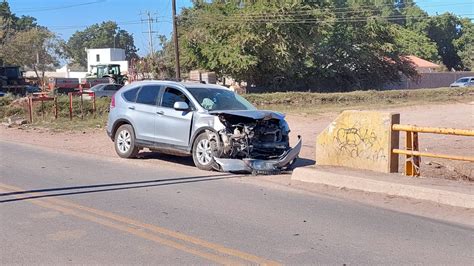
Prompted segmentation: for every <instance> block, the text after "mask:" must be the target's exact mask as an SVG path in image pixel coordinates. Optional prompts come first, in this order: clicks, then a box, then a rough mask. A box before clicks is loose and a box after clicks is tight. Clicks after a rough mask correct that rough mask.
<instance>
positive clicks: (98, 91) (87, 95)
mask: <svg viewBox="0 0 474 266" xmlns="http://www.w3.org/2000/svg"><path fill="white" fill-rule="evenodd" d="M120 88H122V85H120V84H110V83H101V84H97V85H95V86H93V87H92V88H90V89H87V90H84V91H83V98H84V100H90V99H92V97H93V96H94V94H95V97H96V98H103V97H109V98H110V97H112V95H114V93H116V92H117V91H118V90H119V89H120Z"/></svg>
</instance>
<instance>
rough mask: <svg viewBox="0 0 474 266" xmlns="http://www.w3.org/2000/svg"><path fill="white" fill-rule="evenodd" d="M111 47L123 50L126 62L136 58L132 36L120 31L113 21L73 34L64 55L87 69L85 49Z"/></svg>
mask: <svg viewBox="0 0 474 266" xmlns="http://www.w3.org/2000/svg"><path fill="white" fill-rule="evenodd" d="M112 47H115V48H122V49H125V56H126V59H127V60H131V59H132V58H138V56H137V54H136V53H137V51H138V49H137V48H136V47H135V44H134V40H133V36H132V35H131V34H130V33H128V32H127V31H125V30H123V29H120V28H119V27H118V26H117V23H115V22H113V21H107V22H102V23H101V24H94V25H92V26H90V27H87V28H86V29H85V30H83V31H77V32H76V33H74V34H73V35H72V36H71V38H69V40H68V41H67V44H66V53H67V55H68V56H69V57H70V58H71V59H72V60H73V61H74V63H77V64H79V65H81V66H83V67H87V53H86V51H85V49H93V48H112Z"/></svg>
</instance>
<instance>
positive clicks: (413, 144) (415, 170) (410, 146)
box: [392, 124, 474, 176]
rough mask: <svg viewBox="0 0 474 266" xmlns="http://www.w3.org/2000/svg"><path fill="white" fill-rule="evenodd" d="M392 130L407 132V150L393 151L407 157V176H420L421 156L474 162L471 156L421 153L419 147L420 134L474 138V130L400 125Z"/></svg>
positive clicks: (396, 125)
mask: <svg viewBox="0 0 474 266" xmlns="http://www.w3.org/2000/svg"><path fill="white" fill-rule="evenodd" d="M392 130H394V131H405V132H406V139H405V150H401V149H393V150H392V152H393V153H395V154H402V155H405V156H406V159H405V174H406V175H407V176H420V161H421V159H420V157H421V156H425V157H433V158H441V159H450V160H460V161H468V162H474V157H471V156H462V155H447V154H434V153H428V152H420V151H419V145H418V133H431V134H445V135H456V136H469V137H474V130H471V129H455V128H436V127H418V126H413V125H400V124H394V125H393V126H392Z"/></svg>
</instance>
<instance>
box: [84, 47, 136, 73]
mask: <svg viewBox="0 0 474 266" xmlns="http://www.w3.org/2000/svg"><path fill="white" fill-rule="evenodd" d="M86 52H87V72H90V71H91V69H92V66H94V65H103V64H119V65H120V71H121V72H122V74H126V73H127V72H128V61H127V60H126V59H125V50H124V49H122V48H101V49H86Z"/></svg>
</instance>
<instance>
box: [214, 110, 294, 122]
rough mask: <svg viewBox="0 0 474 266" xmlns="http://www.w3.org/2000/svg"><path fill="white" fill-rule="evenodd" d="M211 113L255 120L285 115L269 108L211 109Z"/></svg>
mask: <svg viewBox="0 0 474 266" xmlns="http://www.w3.org/2000/svg"><path fill="white" fill-rule="evenodd" d="M209 114H211V115H220V114H224V115H235V116H242V117H247V118H251V119H255V120H261V119H264V120H269V119H278V120H283V119H284V118H285V115H284V114H282V113H279V112H274V111H267V110H228V111H225V110H223V111H210V112H209Z"/></svg>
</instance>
